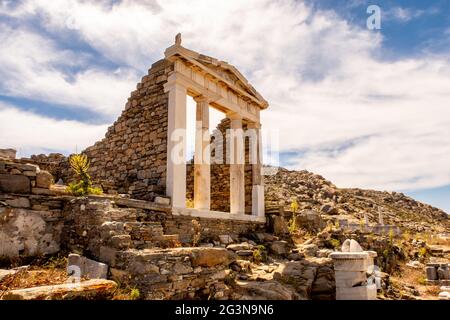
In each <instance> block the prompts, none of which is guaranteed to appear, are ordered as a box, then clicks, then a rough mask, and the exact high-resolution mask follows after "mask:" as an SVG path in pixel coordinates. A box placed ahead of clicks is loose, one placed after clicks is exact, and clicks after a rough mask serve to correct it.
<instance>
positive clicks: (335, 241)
mask: <svg viewBox="0 0 450 320" xmlns="http://www.w3.org/2000/svg"><path fill="white" fill-rule="evenodd" d="M330 245H331V246H332V247H333V248H335V249H338V248H339V247H340V246H341V242H340V241H339V240H338V239H334V238H331V239H330Z"/></svg>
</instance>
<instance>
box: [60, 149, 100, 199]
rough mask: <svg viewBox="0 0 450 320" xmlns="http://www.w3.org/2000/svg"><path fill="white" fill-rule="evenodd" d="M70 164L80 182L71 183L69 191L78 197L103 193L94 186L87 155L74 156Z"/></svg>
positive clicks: (70, 159)
mask: <svg viewBox="0 0 450 320" xmlns="http://www.w3.org/2000/svg"><path fill="white" fill-rule="evenodd" d="M69 163H70V168H71V169H72V170H73V172H75V173H76V174H77V175H78V177H79V179H80V180H79V181H78V182H72V183H70V184H69V186H68V187H67V191H69V192H70V193H71V194H72V195H74V196H77V197H80V196H85V195H88V194H102V193H103V192H102V190H101V189H100V188H96V187H93V186H92V181H91V176H90V175H89V173H88V170H89V160H88V158H87V156H86V155H84V154H74V155H72V156H71V157H70V158H69Z"/></svg>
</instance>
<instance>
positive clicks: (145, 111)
mask: <svg viewBox="0 0 450 320" xmlns="http://www.w3.org/2000/svg"><path fill="white" fill-rule="evenodd" d="M188 96H191V97H193V98H194V100H195V101H196V132H195V153H194V159H193V160H194V161H193V166H190V165H187V164H186V117H187V115H186V112H187V111H186V110H187V108H186V101H187V97H188ZM267 107H268V103H267V101H266V100H264V98H263V97H262V96H261V95H260V94H259V93H258V92H257V91H256V90H255V89H254V88H253V86H252V85H251V84H250V83H249V82H248V81H247V79H245V77H244V76H243V75H242V74H241V73H240V72H239V71H238V70H237V69H236V68H235V67H234V66H232V65H230V64H228V63H227V62H223V61H220V60H217V59H215V58H212V57H208V56H205V55H203V54H200V53H197V52H195V51H192V50H189V49H186V48H184V47H183V46H182V45H181V35H180V34H178V35H177V37H176V39H175V44H174V45H172V46H170V47H169V48H167V49H166V50H165V57H164V59H162V60H160V61H158V62H156V63H154V64H153V65H152V67H151V68H150V70H149V72H148V75H146V76H144V77H143V78H142V80H141V82H140V83H138V85H137V88H136V90H135V91H133V92H132V93H131V96H130V98H129V99H128V102H127V104H126V108H125V110H124V111H123V112H122V115H121V116H120V117H119V119H118V120H117V121H116V122H115V123H114V125H113V126H111V127H110V128H109V130H108V132H107V134H106V136H105V138H104V139H103V140H102V141H99V142H97V143H96V144H95V145H94V146H92V147H90V148H88V149H86V150H85V153H86V154H87V155H88V156H89V158H90V159H91V169H92V176H93V178H94V179H95V180H97V181H101V182H102V186H103V188H104V189H108V188H111V189H116V190H118V191H119V192H120V193H129V194H131V196H132V197H133V198H136V199H143V200H150V201H153V200H154V198H155V197H156V196H167V197H169V198H170V199H171V206H172V212H173V214H174V215H188V216H194V217H204V218H219V219H237V220H245V221H255V222H264V221H265V218H264V186H263V176H262V149H261V145H262V143H261V133H260V128H261V122H260V111H261V110H264V109H266V108H267ZM210 108H215V109H217V110H220V111H221V112H223V113H224V114H225V115H226V119H224V120H223V121H222V123H221V124H220V126H221V128H218V130H216V131H215V132H216V133H217V132H219V133H223V136H222V137H221V138H220V139H218V138H217V137H216V138H215V139H214V137H213V138H211V136H210V134H209V110H210ZM219 141H220V142H221V143H223V142H224V143H225V145H221V146H219V145H218V142H219ZM218 151H220V157H218V153H219V152H218ZM211 155H213V158H214V159H212V158H211ZM190 178H191V180H190ZM187 180H188V182H192V183H187ZM192 180H193V181H192ZM225 189H226V190H225ZM106 191H108V190H106ZM187 194H189V195H192V198H193V199H192V200H193V207H192V208H190V207H187V205H186V200H187ZM224 197H225V198H226V199H227V200H228V201H226V202H224ZM188 199H189V198H188Z"/></svg>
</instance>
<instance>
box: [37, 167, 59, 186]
mask: <svg viewBox="0 0 450 320" xmlns="http://www.w3.org/2000/svg"><path fill="white" fill-rule="evenodd" d="M54 183H55V181H54V180H53V176H52V175H51V173H50V172H48V171H45V170H41V171H40V172H38V173H37V174H36V187H38V188H45V189H48V188H50V186H51V185H52V184H54Z"/></svg>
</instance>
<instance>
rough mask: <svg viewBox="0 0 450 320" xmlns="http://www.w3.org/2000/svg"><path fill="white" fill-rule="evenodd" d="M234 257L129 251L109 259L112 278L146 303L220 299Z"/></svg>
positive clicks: (210, 251) (219, 251) (202, 251)
mask: <svg viewBox="0 0 450 320" xmlns="http://www.w3.org/2000/svg"><path fill="white" fill-rule="evenodd" d="M234 260H235V256H234V254H233V253H231V252H230V251H228V250H226V249H224V248H175V249H169V250H152V251H147V250H140V251H138V250H128V251H126V252H121V253H116V254H114V255H111V256H110V260H109V261H105V262H106V263H108V264H109V265H110V266H111V274H112V278H113V279H115V280H117V281H119V282H120V283H127V284H128V285H131V286H136V287H138V288H139V290H140V292H141V293H142V294H143V295H144V297H145V298H146V299H164V300H173V299H195V298H196V299H198V298H202V299H223V298H226V297H227V296H228V295H229V294H231V292H232V291H231V288H230V287H228V286H227V285H226V284H225V282H226V278H227V277H228V276H229V275H230V272H231V270H230V269H229V268H228V265H229V264H230V263H232V262H233V261H234Z"/></svg>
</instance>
